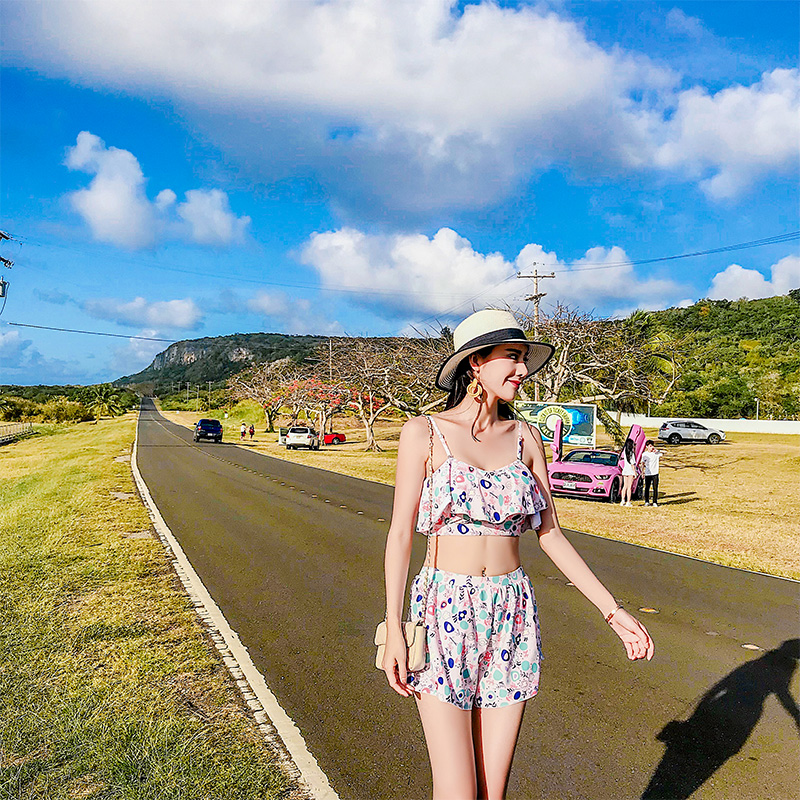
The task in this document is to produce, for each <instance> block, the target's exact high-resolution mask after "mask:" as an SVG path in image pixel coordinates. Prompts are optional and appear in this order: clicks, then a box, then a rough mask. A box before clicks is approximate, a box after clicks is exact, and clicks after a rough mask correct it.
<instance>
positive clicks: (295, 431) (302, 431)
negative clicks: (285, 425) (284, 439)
mask: <svg viewBox="0 0 800 800" xmlns="http://www.w3.org/2000/svg"><path fill="white" fill-rule="evenodd" d="M289 433H308V428H289Z"/></svg>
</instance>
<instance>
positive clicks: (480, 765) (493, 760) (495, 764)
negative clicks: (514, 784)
mask: <svg viewBox="0 0 800 800" xmlns="http://www.w3.org/2000/svg"><path fill="white" fill-rule="evenodd" d="M524 713H525V702H524V701H523V702H522V703H513V704H512V705H510V706H503V707H502V708H476V709H473V711H472V738H473V741H474V743H475V762H476V769H477V773H478V797H479V798H481V800H502V798H504V797H505V796H506V786H507V785H508V775H509V772H511V760H512V759H513V758H514V749H515V748H516V746H517V737H518V736H519V726H520V725H521V724H522V715H523V714H524Z"/></svg>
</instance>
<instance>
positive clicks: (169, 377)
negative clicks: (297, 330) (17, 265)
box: [115, 333, 326, 394]
mask: <svg viewBox="0 0 800 800" xmlns="http://www.w3.org/2000/svg"><path fill="white" fill-rule="evenodd" d="M324 341H326V338H325V337H324V336H290V335H288V334H283V333H234V334H232V335H230V336H209V337H205V338H203V339H189V340H186V341H183V342H175V344H171V345H170V346H169V347H168V348H167V349H166V350H164V351H163V352H161V353H159V354H158V355H157V356H156V357H155V358H154V359H153V363H152V364H150V366H149V367H147V368H146V369H143V370H142V371H141V372H137V373H136V374H135V375H126V376H125V377H122V378H118V379H117V380H116V381H115V384H117V385H120V386H125V385H128V384H134V383H153V384H154V391H155V393H156V394H163V393H164V392H165V391H166V392H168V391H170V389H171V388H172V386H173V385H177V384H179V383H184V384H185V383H186V382H187V381H188V382H189V383H192V384H201V385H202V384H205V383H207V382H208V381H211V382H212V383H213V384H221V383H223V382H224V381H226V380H227V379H228V378H230V376H231V375H234V374H235V373H237V372H240V371H241V370H243V369H245V367H247V366H248V365H250V364H256V363H262V362H264V361H275V360H276V359H279V358H286V357H287V356H288V357H290V358H292V359H294V360H295V361H297V363H298V364H300V363H302V362H303V359H305V358H307V357H308V356H310V355H311V353H312V351H313V349H314V347H316V345H318V344H319V343H320V342H324Z"/></svg>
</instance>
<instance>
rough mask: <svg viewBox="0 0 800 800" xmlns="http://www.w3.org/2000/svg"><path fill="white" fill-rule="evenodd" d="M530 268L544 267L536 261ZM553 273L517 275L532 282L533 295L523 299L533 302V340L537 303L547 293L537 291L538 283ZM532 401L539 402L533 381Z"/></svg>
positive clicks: (536, 387) (537, 389) (536, 330)
mask: <svg viewBox="0 0 800 800" xmlns="http://www.w3.org/2000/svg"><path fill="white" fill-rule="evenodd" d="M531 266H532V267H541V266H544V265H543V264H539V263H537V262H536V261H534V262H533V264H531ZM555 276H556V274H555V272H551V273H550V274H549V275H544V274H541V275H540V274H539V271H538V270H537V269H534V270H533V275H517V277H518V278H528V279H530V280H532V281H533V294H529V295H528V296H527V297H526V298H525V299H526V300H533V338H534V339H538V338H539V302H540V301H541V299H542V298H543V297H545V295H546V294H547V292H540V291H539V281H540V280H542V279H543V278H555ZM533 399H534V400H536V401H537V402H538V400H539V384H538V383H537V382H536V380H534V383H533Z"/></svg>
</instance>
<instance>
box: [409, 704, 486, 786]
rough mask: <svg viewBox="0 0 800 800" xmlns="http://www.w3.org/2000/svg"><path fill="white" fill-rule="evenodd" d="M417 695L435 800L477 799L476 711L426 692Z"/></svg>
mask: <svg viewBox="0 0 800 800" xmlns="http://www.w3.org/2000/svg"><path fill="white" fill-rule="evenodd" d="M416 697H417V708H418V709H419V716H420V719H421V720H422V729H423V730H424V731H425V743H426V744H427V746H428V756H429V757H430V760H431V771H432V772H433V800H475V798H476V797H477V794H476V792H477V788H476V781H475V751H474V748H473V745H472V720H471V715H472V712H471V711H464V710H463V709H461V708H458V706H454V705H451V704H450V703H445V702H443V701H442V700H439V698H437V697H434V696H433V695H431V694H425V693H424V692H420V693H419V694H418V695H416Z"/></svg>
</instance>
